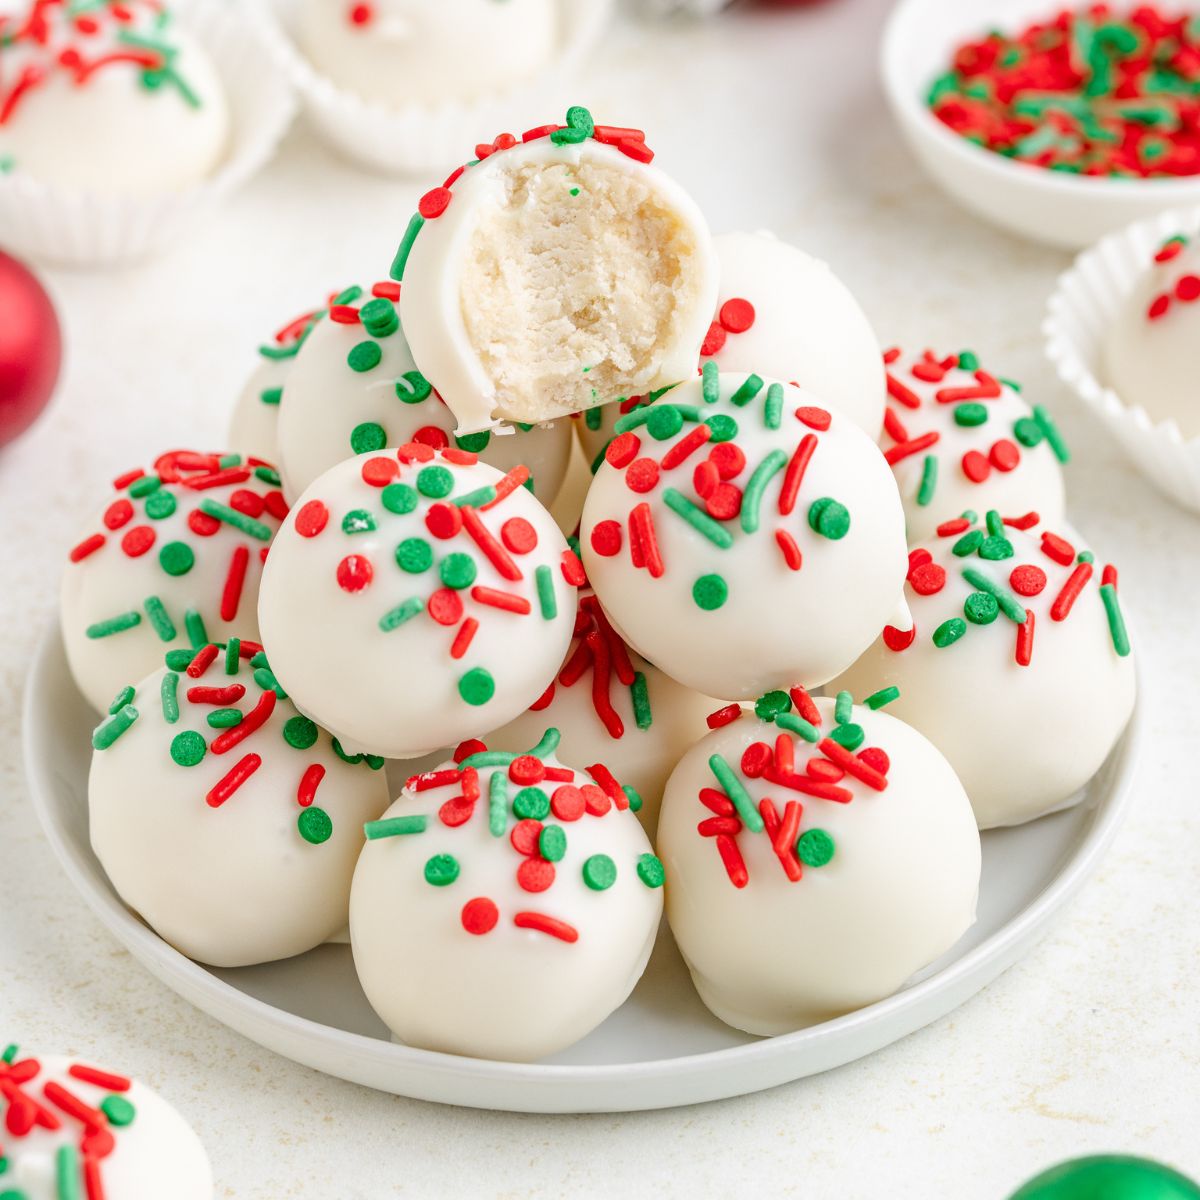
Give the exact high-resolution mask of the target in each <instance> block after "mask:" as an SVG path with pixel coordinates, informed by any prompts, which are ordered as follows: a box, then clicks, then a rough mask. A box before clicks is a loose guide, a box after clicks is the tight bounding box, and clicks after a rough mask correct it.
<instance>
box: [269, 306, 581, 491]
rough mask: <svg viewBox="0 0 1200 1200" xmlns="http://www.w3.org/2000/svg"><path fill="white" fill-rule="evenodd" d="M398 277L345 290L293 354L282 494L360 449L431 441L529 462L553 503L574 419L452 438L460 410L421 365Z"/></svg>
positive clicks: (504, 460)
mask: <svg viewBox="0 0 1200 1200" xmlns="http://www.w3.org/2000/svg"><path fill="white" fill-rule="evenodd" d="M398 290H399V289H398V288H397V285H396V284H394V283H383V284H376V285H375V287H374V288H373V289H372V292H371V293H364V292H363V291H362V289H360V288H357V287H356V288H352V289H349V290H348V291H345V292H343V293H341V295H340V296H339V297H338V298H337V302H335V304H334V305H333V307H332V309H331V311H330V315H329V317H328V318H327V319H325V320H324V321H322V322H321V323H320V324H319V325H318V326H316V327H315V328H314V329H313V331H312V333H311V335H310V336H309V337H307V338H306V339H305V341H304V345H303V346H302V347H301V348H300V351H299V353H298V354H297V355H296V358H295V359H294V361H293V366H292V369H291V371H290V373H289V374H288V378H287V385H286V387H285V389H284V403H283V404H282V405H281V406H280V407H281V411H280V415H279V457H280V467H279V470H280V473H281V474H282V475H283V488H284V494H285V495H287V496H292V497H295V496H298V495H299V494H300V493H301V492H302V491H304V489H305V488H306V487H308V485H309V484H310V483H312V481H313V480H314V479H316V478H317V476H318V475H321V474H323V473H324V472H325V471H328V470H329V468H330V467H332V466H333V465H334V464H335V463H339V462H341V461H342V459H344V458H349V457H350V456H351V455H353V454H362V453H368V452H370V451H374V450H381V449H382V448H383V447H384V446H400V445H403V444H404V443H405V442H414V441H415V442H424V443H425V444H426V445H429V446H433V447H434V448H435V449H440V448H442V447H445V446H448V445H457V446H459V447H460V448H462V449H464V450H470V451H473V452H476V453H478V454H479V457H480V458H481V459H482V460H483V461H484V462H486V463H490V464H491V465H492V466H494V467H496V468H497V470H500V471H510V470H512V468H513V467H516V466H519V465H524V466H527V467H528V468H529V470H530V472H531V474H532V480H533V482H532V490H533V493H534V495H536V496H537V497H538V499H539V500H541V501H542V503H544V504H545V505H546V506H547V507H549V505H550V504H551V503H553V501H554V497H555V496H556V495H557V494H558V489H559V488H560V487H561V486H562V481H563V477H564V476H565V475H566V473H567V463H568V461H569V459H570V454H571V430H570V429H569V428H568V426H567V424H566V422H557V423H554V424H548V425H532V426H529V427H528V428H527V429H518V428H516V427H514V426H504V427H502V428H499V429H493V430H490V431H484V432H481V433H474V434H470V435H466V436H464V437H461V438H456V437H455V436H454V426H455V422H454V416H453V414H452V413H451V412H450V410H449V409H448V408H447V407H446V406H445V404H443V403H442V401H441V398H440V397H439V396H438V394H437V392H436V391H435V390H434V389H433V387H432V385H431V383H430V382H429V381H428V380H427V379H426V378H425V376H424V375H422V374H421V372H420V371H419V370H418V369H417V364H416V362H415V361H414V360H413V356H412V353H411V351H410V350H409V348H408V342H407V341H406V340H405V338H404V331H403V330H402V329H401V328H400V323H399V319H398V318H397V316H396V308H395V304H394V303H393V301H394V299H395V296H396V293H397V291H398Z"/></svg>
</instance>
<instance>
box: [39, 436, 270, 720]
mask: <svg viewBox="0 0 1200 1200" xmlns="http://www.w3.org/2000/svg"><path fill="white" fill-rule="evenodd" d="M278 483H279V477H278V476H277V475H276V473H275V471H274V469H273V468H271V467H267V466H265V465H264V466H252V465H250V464H249V461H247V460H245V459H243V458H241V457H240V456H239V455H226V456H224V457H221V456H219V455H216V454H196V453H194V452H191V451H172V452H170V453H168V454H164V455H162V456H160V457H159V458H158V459H157V460H156V461H155V464H154V469H153V470H152V471H151V472H149V473H146V472H143V471H137V472H129V474H128V475H124V476H121V477H120V478H119V479H117V480H115V481H114V484H115V485H119V486H115V487H114V495H113V496H112V497H111V498H110V499H109V500H108V501H107V502H106V504H105V506H104V507H103V508H102V509H101V510H100V511H99V513H98V514H97V516H96V518H95V520H94V521H93V522H92V524H91V525H90V526H89V527H88V528H87V529H86V530H85V531H84V532H83V534H82V536H81V540H80V541H79V542H78V543H77V544H76V545H75V547H74V548H73V549H72V551H71V553H70V558H69V561H68V563H67V565H66V569H65V570H64V571H63V581H62V590H61V593H60V595H61V600H60V613H59V615H60V619H61V625H62V636H63V645H64V646H65V647H66V651H67V661H68V662H69V663H70V666H71V674H72V675H74V677H75V682H76V683H77V684H78V685H79V690H80V691H81V692H82V693H83V694H84V696H85V697H87V699H88V701H89V702H90V703H91V705H92V707H93V708H95V709H98V710H101V711H102V710H104V709H106V708H107V707H108V705H109V702H110V701H111V700H112V698H113V696H114V695H115V694H116V692H117V690H118V689H119V688H122V687H124V686H125V685H126V684H127V683H129V682H130V680H137V679H141V678H142V677H143V676H145V675H148V674H149V673H150V672H151V671H153V670H155V669H156V668H157V667H159V666H161V665H162V656H163V651H165V650H167V649H170V648H171V647H177V646H195V647H199V646H202V645H204V643H205V642H206V641H208V640H209V638H214V639H219V640H224V639H225V638H226V637H228V636H231V635H244V636H246V637H248V638H254V639H257V637H258V622H257V618H256V616H255V608H256V605H257V603H258V582H259V578H260V576H261V574H262V556H263V555H264V554H265V553H266V549H267V546H268V545H269V544H270V541H271V538H272V537H274V535H275V531H276V529H278V528H279V522H280V521H281V520H282V519H283V517H284V515H285V514H286V512H287V505H286V504H285V503H284V500H283V493H282V492H280V490H279V487H278Z"/></svg>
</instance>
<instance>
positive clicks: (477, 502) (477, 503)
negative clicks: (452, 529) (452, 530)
mask: <svg viewBox="0 0 1200 1200" xmlns="http://www.w3.org/2000/svg"><path fill="white" fill-rule="evenodd" d="M495 498H496V489H495V488H494V487H492V485H491V484H490V483H489V484H486V485H485V486H484V487H481V488H476V489H475V490H474V491H473V492H464V493H463V495H461V496H455V498H454V503H455V504H457V505H458V507H459V508H482V507H483V506H484V505H485V504H491V502H492V501H493V500H495Z"/></svg>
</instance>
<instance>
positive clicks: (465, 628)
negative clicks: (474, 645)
mask: <svg viewBox="0 0 1200 1200" xmlns="http://www.w3.org/2000/svg"><path fill="white" fill-rule="evenodd" d="M478 628H479V622H478V621H477V620H475V618H474V617H468V618H467V619H466V620H465V621H464V622H463V623H462V625H461V626H460V627H459V630H458V633H456V634H455V635H454V641H453V643H452V644H451V646H450V657H451V658H462V656H463V655H464V654H466V652H467V651H468V650H469V649H470V646H471V641H472V639H473V638H474V637H475V633H476V630H478Z"/></svg>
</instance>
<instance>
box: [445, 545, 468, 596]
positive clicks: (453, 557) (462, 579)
mask: <svg viewBox="0 0 1200 1200" xmlns="http://www.w3.org/2000/svg"><path fill="white" fill-rule="evenodd" d="M475 574H476V568H475V560H474V559H473V558H472V557H471V556H470V555H469V554H462V553H459V552H455V553H454V554H447V555H446V557H445V558H443V559H442V561H441V562H440V563H438V577H439V578H440V579H441V581H442V582H443V583H444V584H445V585H446V586H447V587H448V588H453V589H454V590H455V591H462V589H463V588H469V587H470V586H471V584H473V583H474V582H475Z"/></svg>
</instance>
